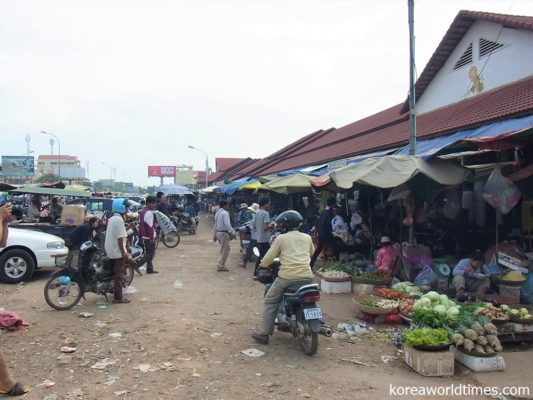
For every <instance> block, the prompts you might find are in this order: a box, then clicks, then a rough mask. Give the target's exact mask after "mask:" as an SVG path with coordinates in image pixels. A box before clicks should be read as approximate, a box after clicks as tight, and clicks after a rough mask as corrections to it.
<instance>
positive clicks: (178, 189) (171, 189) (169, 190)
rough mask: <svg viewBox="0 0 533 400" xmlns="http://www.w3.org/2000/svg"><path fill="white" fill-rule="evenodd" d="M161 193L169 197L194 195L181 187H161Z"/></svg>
mask: <svg viewBox="0 0 533 400" xmlns="http://www.w3.org/2000/svg"><path fill="white" fill-rule="evenodd" d="M159 191H160V192H163V193H165V194H167V195H168V194H177V195H185V194H193V193H192V192H191V191H190V190H189V189H188V188H186V187H185V186H180V185H161V186H160V187H159Z"/></svg>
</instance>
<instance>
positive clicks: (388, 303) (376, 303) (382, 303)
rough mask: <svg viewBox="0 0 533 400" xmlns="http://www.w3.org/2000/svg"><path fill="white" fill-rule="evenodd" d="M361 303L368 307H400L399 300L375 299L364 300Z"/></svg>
mask: <svg viewBox="0 0 533 400" xmlns="http://www.w3.org/2000/svg"><path fill="white" fill-rule="evenodd" d="M359 303H361V304H362V305H364V306H367V307H376V308H396V307H398V304H399V303H398V300H375V299H362V300H361V301H360V302H359Z"/></svg>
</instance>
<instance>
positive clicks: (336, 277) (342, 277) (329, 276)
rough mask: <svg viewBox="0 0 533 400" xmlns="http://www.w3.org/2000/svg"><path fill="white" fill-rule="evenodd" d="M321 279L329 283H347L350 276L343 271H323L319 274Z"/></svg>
mask: <svg viewBox="0 0 533 400" xmlns="http://www.w3.org/2000/svg"><path fill="white" fill-rule="evenodd" d="M321 277H322V279H324V280H325V281H329V282H345V281H349V280H350V279H351V278H352V276H351V275H350V274H347V273H346V272H343V271H335V270H331V271H324V272H322V273H321Z"/></svg>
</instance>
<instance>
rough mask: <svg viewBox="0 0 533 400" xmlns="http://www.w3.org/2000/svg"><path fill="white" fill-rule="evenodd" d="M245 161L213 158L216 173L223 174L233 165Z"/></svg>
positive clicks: (241, 159)
mask: <svg viewBox="0 0 533 400" xmlns="http://www.w3.org/2000/svg"><path fill="white" fill-rule="evenodd" d="M243 160H246V159H245V158H215V166H216V169H217V172H224V171H226V170H228V169H230V168H231V167H233V166H234V165H236V164H238V163H240V162H241V161H243Z"/></svg>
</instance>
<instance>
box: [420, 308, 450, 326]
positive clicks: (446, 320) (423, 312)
mask: <svg viewBox="0 0 533 400" xmlns="http://www.w3.org/2000/svg"><path fill="white" fill-rule="evenodd" d="M412 319H413V322H414V323H415V324H418V325H424V326H429V327H431V328H445V327H447V326H450V325H453V323H454V318H452V317H451V316H449V315H448V314H446V313H444V314H443V313H441V312H439V311H435V310H434V309H432V308H422V307H419V308H413V315H412Z"/></svg>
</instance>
